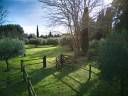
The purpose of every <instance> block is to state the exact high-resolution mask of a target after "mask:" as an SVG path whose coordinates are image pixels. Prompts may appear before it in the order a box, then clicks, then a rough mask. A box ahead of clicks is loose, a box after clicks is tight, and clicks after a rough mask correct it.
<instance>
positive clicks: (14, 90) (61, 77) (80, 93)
mask: <svg viewBox="0 0 128 96" xmlns="http://www.w3.org/2000/svg"><path fill="white" fill-rule="evenodd" d="M26 49H27V50H26V53H27V56H26V57H25V58H22V59H32V58H39V57H42V56H44V55H47V60H48V67H47V68H46V69H42V64H41V63H39V62H42V59H40V60H31V61H28V62H25V64H26V65H27V66H26V69H27V71H28V72H29V74H30V76H31V80H32V83H33V86H34V88H35V91H36V93H37V94H38V96H89V94H91V90H92V89H93V86H94V85H95V82H96V81H95V78H96V75H95V74H93V78H92V80H91V81H90V82H88V71H87V70H86V69H88V66H86V65H87V64H88V62H87V61H86V59H85V58H81V59H80V60H79V62H78V65H81V66H82V67H80V66H76V65H77V64H75V65H74V64H73V66H72V65H65V66H64V68H63V69H62V70H59V71H58V70H56V68H55V57H56V56H58V55H59V54H61V53H64V54H69V55H72V52H70V51H68V50H64V49H63V48H61V47H59V46H40V47H38V48H32V47H30V46H27V47H26ZM20 59H21V58H18V57H17V58H15V59H12V60H10V64H11V65H10V66H11V71H10V72H8V73H7V72H3V70H4V69H5V66H4V65H5V64H4V62H3V61H0V84H1V85H2V86H0V96H27V92H26V87H25V85H24V83H23V80H22V79H21V78H22V74H21V72H20V69H19V68H20V62H19V61H20ZM36 63H37V64H36ZM33 64H34V65H33ZM93 71H94V72H98V71H97V70H96V69H93ZM10 74H11V75H10ZM7 78H9V81H10V82H9V85H8V87H7V88H6V86H5V85H6V83H4V82H2V80H6V79H7ZM3 85H4V86H3Z"/></svg>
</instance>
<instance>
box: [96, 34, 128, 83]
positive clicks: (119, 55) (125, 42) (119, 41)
mask: <svg viewBox="0 0 128 96" xmlns="http://www.w3.org/2000/svg"><path fill="white" fill-rule="evenodd" d="M127 36H128V33H127V32H121V33H113V34H112V35H111V36H110V37H109V38H108V39H107V40H106V41H104V42H102V43H101V45H100V47H99V51H98V53H99V54H98V59H97V60H98V64H99V65H100V66H99V68H100V69H101V77H102V79H105V80H107V81H113V80H114V81H120V80H122V79H123V80H125V81H126V79H127V77H128V71H127V70H128V60H127V57H128V39H127Z"/></svg>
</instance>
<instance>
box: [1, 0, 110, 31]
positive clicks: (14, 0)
mask: <svg viewBox="0 0 128 96" xmlns="http://www.w3.org/2000/svg"><path fill="white" fill-rule="evenodd" d="M104 2H105V4H108V3H111V2H112V0H105V1H104ZM0 3H2V4H3V5H4V6H5V8H7V10H8V17H7V21H8V22H7V23H8V24H20V25H21V26H22V27H23V29H24V31H25V33H36V26H37V25H38V26H39V31H40V34H48V33H49V32H50V31H57V32H58V31H61V32H62V31H65V28H64V27H63V26H56V27H52V26H48V25H49V23H50V22H48V20H46V19H45V18H46V17H47V10H43V4H42V3H40V2H39V1H38V0H0Z"/></svg>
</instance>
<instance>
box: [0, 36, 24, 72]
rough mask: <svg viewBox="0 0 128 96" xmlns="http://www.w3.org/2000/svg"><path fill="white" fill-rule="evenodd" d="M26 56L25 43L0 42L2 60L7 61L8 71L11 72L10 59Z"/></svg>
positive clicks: (3, 40) (12, 40)
mask: <svg viewBox="0 0 128 96" xmlns="http://www.w3.org/2000/svg"><path fill="white" fill-rule="evenodd" d="M23 54H24V45H23V42H21V41H19V40H18V39H9V38H5V39H1V40H0V60H5V62H6V64H7V71H9V63H8V59H10V58H13V57H16V56H18V55H23Z"/></svg>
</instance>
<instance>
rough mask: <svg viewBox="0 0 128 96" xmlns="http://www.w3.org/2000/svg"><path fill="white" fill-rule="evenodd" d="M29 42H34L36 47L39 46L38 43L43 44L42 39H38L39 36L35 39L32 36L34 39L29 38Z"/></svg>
mask: <svg viewBox="0 0 128 96" xmlns="http://www.w3.org/2000/svg"><path fill="white" fill-rule="evenodd" d="M29 44H33V45H35V47H37V46H38V45H40V44H41V40H40V39H38V38H35V39H34V38H32V39H30V40H29Z"/></svg>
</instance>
